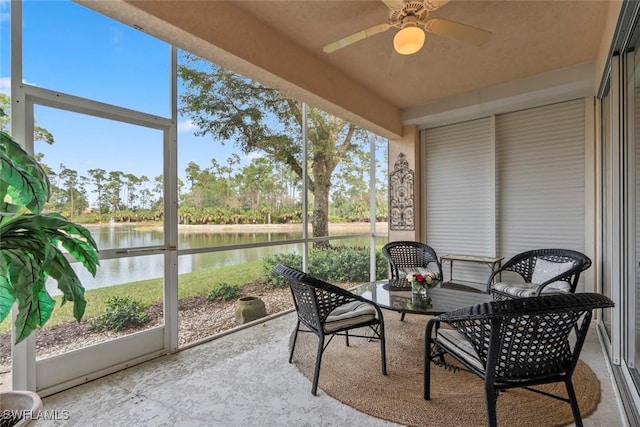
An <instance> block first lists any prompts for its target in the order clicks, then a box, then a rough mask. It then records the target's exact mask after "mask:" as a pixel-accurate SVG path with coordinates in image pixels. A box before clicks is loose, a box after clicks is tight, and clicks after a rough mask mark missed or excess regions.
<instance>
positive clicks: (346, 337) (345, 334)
mask: <svg viewBox="0 0 640 427" xmlns="http://www.w3.org/2000/svg"><path fill="white" fill-rule="evenodd" d="M344 338H345V340H346V341H347V347H349V331H344Z"/></svg>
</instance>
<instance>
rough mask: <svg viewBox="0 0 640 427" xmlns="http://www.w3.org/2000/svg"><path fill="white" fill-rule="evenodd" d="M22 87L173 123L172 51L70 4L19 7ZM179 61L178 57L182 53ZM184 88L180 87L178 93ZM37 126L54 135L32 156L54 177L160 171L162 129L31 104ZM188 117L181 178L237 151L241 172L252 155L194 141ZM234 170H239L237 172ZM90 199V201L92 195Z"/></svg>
mask: <svg viewBox="0 0 640 427" xmlns="http://www.w3.org/2000/svg"><path fill="white" fill-rule="evenodd" d="M23 26H24V29H23V82H25V83H28V84H30V85H33V86H37V87H42V88H47V89H51V90H54V91H59V92H62V93H66V94H70V95H74V96H79V97H83V98H88V99H92V100H95V101H99V102H104V103H107V104H112V105H117V106H120V107H125V108H128V109H132V110H137V111H141V112H144V113H148V114H152V115H158V116H161V117H165V118H170V91H169V87H170V46H169V45H168V44H167V43H165V42H163V41H161V40H158V39H155V38H153V37H151V36H149V35H147V34H145V33H144V32H142V31H139V30H137V29H135V28H132V27H129V26H127V25H125V24H123V23H120V22H117V21H115V20H112V19H111V18H108V17H106V16H103V15H101V14H99V13H97V12H94V11H92V10H91V9H88V8H86V7H84V6H82V5H79V4H77V3H73V2H71V1H70V0H25V1H24V2H23ZM9 35H10V1H9V0H0V92H2V93H5V94H10V78H11V76H10V37H9ZM179 57H180V55H179ZM181 92H182V88H181V87H180V85H179V83H178V94H180V93H181ZM34 114H35V120H36V125H38V126H40V127H43V128H45V129H46V130H48V131H49V132H51V133H52V134H53V136H54V140H55V142H54V144H53V145H52V146H50V145H47V144H45V143H43V142H38V141H36V144H35V149H34V151H35V153H41V154H44V157H43V159H42V162H43V163H45V164H46V165H47V166H49V167H50V168H52V169H53V171H54V172H59V170H60V169H61V168H62V165H64V167H65V168H68V169H73V170H76V171H77V172H78V174H79V175H80V176H86V177H88V176H89V175H88V173H87V171H88V170H90V169H95V168H101V169H104V170H106V171H107V172H108V171H115V170H118V171H121V172H123V173H125V174H134V175H136V176H138V177H141V176H146V177H147V178H149V180H150V181H151V182H152V181H153V179H154V178H155V177H157V176H159V175H161V174H162V165H163V158H162V156H163V148H162V133H161V132H160V131H157V130H154V129H149V128H143V127H141V126H135V125H129V124H124V123H119V122H114V121H110V120H106V119H100V118H96V117H91V116H87V115H83V114H78V113H72V112H67V111H64V110H59V109H53V108H50V107H45V106H42V105H36V106H35V110H34ZM196 130H197V129H196V128H195V126H194V125H193V124H192V123H191V122H190V121H189V120H188V118H187V117H182V116H179V117H178V174H179V177H180V178H181V179H182V181H183V182H186V181H187V179H186V173H185V169H186V167H187V165H188V163H189V162H191V161H193V162H195V163H197V164H198V165H200V167H201V168H203V169H204V168H208V167H210V166H211V159H213V158H215V159H216V161H217V162H218V164H219V165H221V166H226V165H227V159H228V158H229V157H230V156H231V155H232V154H234V153H236V154H238V155H239V156H240V158H241V163H240V164H239V165H238V166H239V167H242V166H245V165H247V164H248V163H249V162H250V161H251V158H252V157H256V156H258V155H259V154H254V153H252V154H250V155H249V156H247V155H245V154H243V153H241V152H240V151H239V150H238V149H237V148H235V147H234V144H233V142H232V141H226V142H225V143H221V142H220V141H214V140H213V139H212V138H211V137H210V136H205V137H196V136H195V135H194V132H195V131H196ZM238 166H236V167H238ZM90 202H92V200H91V197H90Z"/></svg>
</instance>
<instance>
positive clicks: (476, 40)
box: [424, 18, 491, 46]
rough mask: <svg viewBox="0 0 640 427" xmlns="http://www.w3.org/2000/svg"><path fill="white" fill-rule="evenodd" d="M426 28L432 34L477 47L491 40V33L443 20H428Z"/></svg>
mask: <svg viewBox="0 0 640 427" xmlns="http://www.w3.org/2000/svg"><path fill="white" fill-rule="evenodd" d="M424 28H425V29H426V30H427V31H428V32H430V33H433V34H437V35H439V36H444V37H449V38H451V39H455V40H458V41H461V42H466V43H471V44H475V45H477V46H480V45H483V44H485V43H486V42H487V41H489V39H490V38H491V32H489V31H485V30H483V29H481V28H476V27H472V26H471V25H466V24H462V23H460V22H456V21H450V20H448V19H442V18H433V19H430V20H428V21H427V22H426V23H425V26H424Z"/></svg>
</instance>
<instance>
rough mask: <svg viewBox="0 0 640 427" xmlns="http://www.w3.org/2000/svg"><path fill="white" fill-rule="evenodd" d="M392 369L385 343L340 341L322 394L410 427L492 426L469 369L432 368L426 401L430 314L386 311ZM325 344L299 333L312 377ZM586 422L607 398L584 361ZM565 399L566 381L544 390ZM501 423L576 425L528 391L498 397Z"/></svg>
mask: <svg viewBox="0 0 640 427" xmlns="http://www.w3.org/2000/svg"><path fill="white" fill-rule="evenodd" d="M385 314H387V316H386V318H385V331H386V333H385V336H386V338H387V371H388V375H387V376H384V375H382V373H381V370H380V344H379V343H378V341H371V342H369V341H367V340H365V339H357V338H352V339H350V346H349V347H347V346H346V345H345V340H344V337H335V338H334V339H333V341H332V342H331V344H330V345H329V346H328V347H327V349H326V350H325V352H324V355H323V359H322V366H321V368H320V379H319V383H318V387H319V390H318V392H320V390H323V391H324V392H325V393H327V394H328V395H330V396H331V397H333V398H335V399H337V400H339V401H341V402H343V403H345V404H347V405H349V406H351V407H353V408H355V409H357V410H359V411H361V412H364V413H366V414H369V415H372V416H374V417H377V418H381V419H385V420H388V421H393V422H396V423H398V424H404V425H409V426H465V427H468V426H485V425H486V420H487V418H486V412H485V410H486V406H485V396H484V387H483V383H482V380H481V379H480V378H479V377H477V376H476V375H474V374H471V373H469V372H466V371H461V370H459V371H457V372H451V371H448V370H445V369H444V368H440V367H437V366H433V365H432V366H431V400H428V401H427V400H424V399H423V398H422V364H423V351H424V350H423V346H424V329H425V325H426V322H427V320H428V317H427V316H420V315H409V314H408V315H407V316H406V317H405V320H404V322H401V321H400V319H399V316H394V314H395V313H391V312H385ZM317 345H318V339H317V337H316V336H315V335H314V334H311V333H300V334H298V342H297V344H296V349H295V354H294V358H293V361H294V363H295V364H296V366H297V367H298V369H299V370H300V371H301V372H302V373H303V374H304V375H305V376H306V377H307V378H309V379H310V380H311V379H313V367H314V364H315V357H316V350H317ZM573 383H574V388H575V390H576V395H577V397H578V404H579V407H580V412H581V414H582V417H583V418H584V417H586V416H588V415H589V414H591V413H592V412H593V411H594V410H595V409H596V407H597V406H598V402H599V401H600V382H599V381H598V378H597V377H596V375H595V373H594V372H593V371H592V370H591V369H590V368H589V367H588V366H587V365H586V364H585V363H584V362H582V361H580V362H579V363H578V367H577V369H576V372H575V373H574V375H573ZM538 388H539V389H541V390H545V391H547V392H551V393H554V394H558V395H561V396H566V390H565V387H564V384H563V383H557V384H551V385H545V386H538ZM497 414H498V415H497V416H498V425H501V426H518V427H526V426H532V427H542V426H544V427H546V426H563V425H567V424H570V423H572V422H573V416H572V415H571V408H570V405H569V404H568V403H565V402H562V401H560V400H557V399H552V398H550V397H546V396H543V395H540V394H538V393H533V392H530V391H527V390H523V389H512V390H509V391H507V392H504V393H500V396H499V397H498V410H497Z"/></svg>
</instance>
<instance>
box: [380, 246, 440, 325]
mask: <svg viewBox="0 0 640 427" xmlns="http://www.w3.org/2000/svg"><path fill="white" fill-rule="evenodd" d="M382 254H383V255H384V257H385V258H386V259H387V261H389V271H390V273H391V278H392V279H401V278H403V277H405V276H406V275H407V273H409V272H417V273H424V272H426V271H431V272H433V273H435V274H436V276H437V279H440V280H442V265H441V264H440V260H439V259H438V255H436V251H435V250H433V248H432V247H431V246H429V245H427V244H425V243H422V242H414V241H397V242H389V243H387V244H386V245H384V246H383V247H382ZM404 315H405V313H402V316H401V317H400V320H404Z"/></svg>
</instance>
